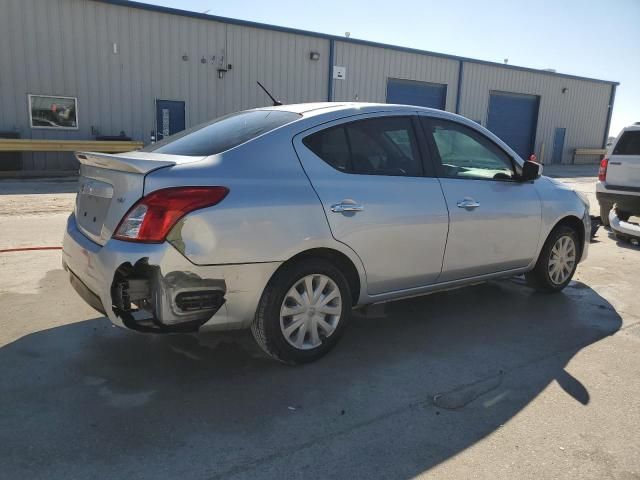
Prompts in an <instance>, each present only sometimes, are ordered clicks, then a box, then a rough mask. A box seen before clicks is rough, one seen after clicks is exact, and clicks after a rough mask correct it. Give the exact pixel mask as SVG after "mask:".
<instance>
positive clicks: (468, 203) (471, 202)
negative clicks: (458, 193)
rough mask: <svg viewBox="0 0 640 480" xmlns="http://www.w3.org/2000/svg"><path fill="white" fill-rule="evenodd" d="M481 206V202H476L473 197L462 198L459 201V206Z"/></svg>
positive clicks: (468, 207) (472, 207) (470, 207)
mask: <svg viewBox="0 0 640 480" xmlns="http://www.w3.org/2000/svg"><path fill="white" fill-rule="evenodd" d="M479 206H480V203H479V202H476V201H475V200H474V199H473V198H465V199H464V200H461V201H459V202H458V208H467V209H470V210H471V209H474V208H478V207H479Z"/></svg>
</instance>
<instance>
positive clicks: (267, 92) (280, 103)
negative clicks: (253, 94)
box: [256, 82, 282, 107]
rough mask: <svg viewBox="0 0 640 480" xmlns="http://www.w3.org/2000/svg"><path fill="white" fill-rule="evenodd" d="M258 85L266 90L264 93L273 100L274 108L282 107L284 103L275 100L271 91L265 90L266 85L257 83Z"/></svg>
mask: <svg viewBox="0 0 640 480" xmlns="http://www.w3.org/2000/svg"><path fill="white" fill-rule="evenodd" d="M256 83H257V84H258V85H259V86H260V88H261V89H262V90H264V93H266V94H267V95H268V96H269V98H270V99H271V101H272V102H273V106H274V107H277V106H279V105H282V102H280V101H279V100H276V99H275V98H273V95H271V94H270V93H269V90H267V89H266V88H264V85H262V84H261V83H260V82H256Z"/></svg>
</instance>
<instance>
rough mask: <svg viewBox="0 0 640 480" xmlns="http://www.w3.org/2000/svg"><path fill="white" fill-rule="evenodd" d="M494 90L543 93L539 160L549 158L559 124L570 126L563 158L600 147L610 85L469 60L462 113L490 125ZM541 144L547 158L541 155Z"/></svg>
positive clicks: (540, 94) (539, 125) (537, 149)
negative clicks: (488, 120)
mask: <svg viewBox="0 0 640 480" xmlns="http://www.w3.org/2000/svg"><path fill="white" fill-rule="evenodd" d="M563 88H567V89H568V90H567V92H566V93H562V89H563ZM494 90H497V91H503V92H513V93H524V94H529V95H539V96H540V109H539V114H538V127H537V130H536V142H535V151H536V154H537V155H538V159H539V160H541V161H544V162H545V163H551V156H552V153H553V136H554V133H555V129H556V128H557V127H564V128H566V129H567V132H566V137H565V143H564V145H565V146H564V151H563V155H562V162H563V163H571V158H572V153H573V149H575V148H601V147H602V136H603V133H604V129H605V124H606V121H607V112H608V105H609V95H610V93H611V85H607V84H603V83H596V82H591V81H587V80H574V79H571V78H563V77H553V76H549V75H544V74H536V73H532V72H522V71H518V70H511V69H504V68H500V67H493V66H488V65H480V64H473V63H465V65H464V76H463V83H462V93H461V98H460V114H461V115H464V116H466V117H468V118H470V119H472V120H480V122H481V123H482V125H484V126H486V125H487V114H488V108H489V93H490V92H491V91H494ZM543 144H544V146H545V147H544V150H545V153H544V158H540V154H541V150H542V145H543Z"/></svg>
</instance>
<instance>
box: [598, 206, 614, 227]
mask: <svg viewBox="0 0 640 480" xmlns="http://www.w3.org/2000/svg"><path fill="white" fill-rule="evenodd" d="M612 208H613V204H612V203H601V204H600V220H601V221H602V226H603V227H608V226H609V212H610V211H611V209H612Z"/></svg>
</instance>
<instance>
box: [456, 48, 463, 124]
mask: <svg viewBox="0 0 640 480" xmlns="http://www.w3.org/2000/svg"><path fill="white" fill-rule="evenodd" d="M463 78H464V62H463V61H462V60H460V61H459V67H458V91H457V92H456V113H460V94H461V93H462V80H463Z"/></svg>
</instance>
